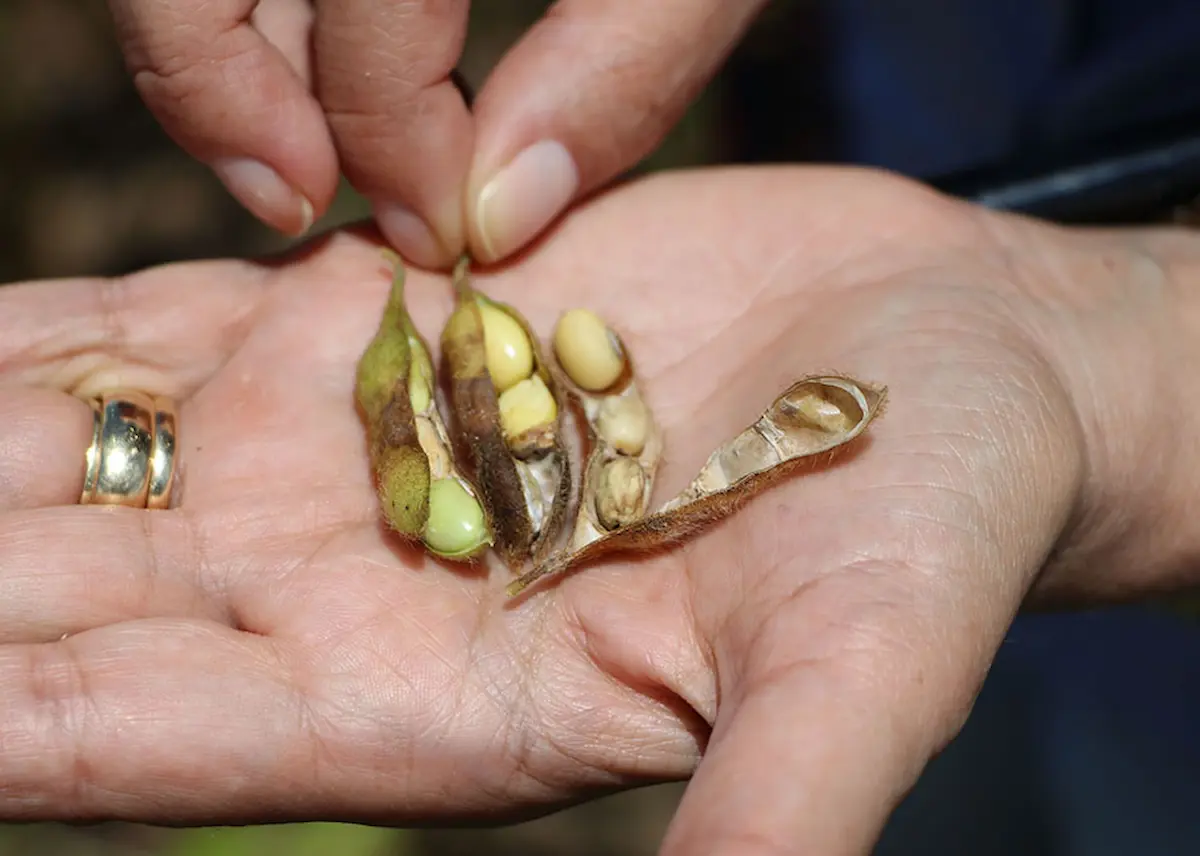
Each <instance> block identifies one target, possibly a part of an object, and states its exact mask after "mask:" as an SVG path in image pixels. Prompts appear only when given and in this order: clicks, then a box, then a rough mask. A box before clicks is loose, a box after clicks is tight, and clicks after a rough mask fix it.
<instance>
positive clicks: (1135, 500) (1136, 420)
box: [1037, 228, 1200, 602]
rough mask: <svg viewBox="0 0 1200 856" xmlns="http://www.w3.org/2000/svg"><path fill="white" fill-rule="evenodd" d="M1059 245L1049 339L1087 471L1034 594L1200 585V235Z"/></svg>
mask: <svg viewBox="0 0 1200 856" xmlns="http://www.w3.org/2000/svg"><path fill="white" fill-rule="evenodd" d="M1057 240H1063V241H1065V244H1066V245H1067V248H1066V251H1065V252H1064V253H1063V254H1062V255H1061V256H1059V258H1063V259H1066V260H1067V262H1068V263H1067V264H1066V265H1065V266H1063V267H1057V266H1056V276H1054V277H1053V278H1052V279H1053V280H1054V286H1053V288H1054V289H1055V290H1057V291H1059V294H1058V296H1059V297H1060V298H1061V297H1063V296H1066V298H1067V300H1068V301H1069V302H1068V304H1067V306H1068V310H1067V311H1066V312H1061V310H1060V312H1059V313H1057V314H1058V317H1057V318H1056V319H1055V320H1056V321H1057V322H1058V323H1057V324H1055V323H1052V324H1051V327H1052V328H1053V329H1050V330H1049V331H1048V333H1049V335H1048V336H1047V339H1046V341H1047V343H1048V352H1049V353H1050V354H1051V358H1052V359H1053V361H1054V362H1055V363H1056V366H1057V368H1058V370H1059V372H1060V375H1061V376H1062V377H1063V378H1064V382H1065V383H1066V385H1067V388H1068V389H1069V390H1070V391H1071V395H1072V398H1073V401H1074V403H1075V406H1076V412H1077V414H1078V418H1079V424H1080V436H1081V441H1082V443H1083V445H1084V460H1085V461H1086V467H1085V471H1084V476H1083V483H1082V485H1081V487H1080V494H1079V502H1078V505H1077V508H1076V513H1075V515H1074V518H1073V521H1072V523H1071V524H1070V525H1069V527H1068V529H1067V531H1066V532H1065V533H1064V535H1063V538H1062V540H1061V541H1060V544H1059V547H1058V549H1057V550H1056V552H1055V554H1054V555H1053V556H1052V558H1051V560H1050V562H1049V563H1048V565H1047V568H1046V571H1045V572H1044V573H1043V575H1042V577H1041V582H1040V584H1039V586H1038V589H1037V593H1038V594H1039V595H1042V596H1043V597H1048V598H1050V599H1052V600H1057V599H1060V598H1063V597H1069V598H1071V599H1073V600H1077V599H1078V598H1079V597H1080V596H1082V597H1084V598H1085V599H1087V600H1089V601H1092V602H1094V601H1096V600H1122V599H1130V598H1137V597H1144V596H1146V595H1150V594H1154V593H1158V592H1164V591H1172V590H1177V589H1179V588H1183V587H1186V586H1189V585H1195V584H1198V583H1200V562H1197V561H1196V560H1197V557H1200V513H1197V511H1198V510H1200V234H1196V233H1187V232H1184V231H1182V230H1175V229H1165V228H1164V229H1154V230H1128V231H1126V232H1119V231H1112V232H1105V233H1087V232H1079V233H1066V232H1058V233H1056V241H1057ZM1052 303H1055V304H1057V303H1058V301H1052ZM1055 314H1056V313H1054V312H1051V316H1052V317H1053V316H1055Z"/></svg>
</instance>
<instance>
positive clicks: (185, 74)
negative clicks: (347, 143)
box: [109, 0, 337, 234]
mask: <svg viewBox="0 0 1200 856" xmlns="http://www.w3.org/2000/svg"><path fill="white" fill-rule="evenodd" d="M109 5H110V7H111V9H112V12H113V17H114V19H115V20H116V25H117V35H118V37H119V39H120V42H121V46H122V48H123V50H124V53H125V59H126V63H127V65H128V66H129V68H130V70H131V72H132V73H133V78H134V82H135V83H136V85H137V88H138V90H139V91H140V92H141V94H142V97H143V98H144V99H145V101H146V104H147V106H149V108H150V110H151V111H152V112H153V113H154V114H155V116H156V117H157V118H158V120H159V121H160V122H161V123H162V125H163V127H164V128H165V129H166V131H167V133H169V134H170V135H171V136H172V137H173V138H174V139H175V140H176V141H177V142H178V143H179V145H180V146H182V147H183V148H184V149H185V150H186V151H188V152H189V153H190V154H191V155H193V156H194V157H196V158H198V159H199V160H201V161H203V162H205V163H207V164H208V165H209V166H210V167H212V169H213V170H214V172H216V174H217V176H218V177H219V178H220V179H221V181H222V182H224V184H225V186H226V187H228V188H229V190H230V192H231V193H233V195H234V196H236V197H237V198H238V199H239V200H240V201H241V202H242V204H243V205H245V206H246V207H247V208H248V209H249V210H250V211H251V212H252V213H253V214H254V215H255V216H257V217H259V218H260V219H262V220H263V221H264V222H266V223H267V224H268V225H271V226H273V227H274V228H276V229H279V230H280V231H283V232H286V233H288V234H299V233H302V232H304V231H306V230H307V229H308V227H309V226H310V225H312V222H313V218H314V216H317V215H319V214H320V213H321V212H323V211H324V209H325V207H326V206H327V205H328V204H329V201H330V199H331V198H332V197H333V193H334V191H335V189H336V186H337V161H336V155H335V152H334V148H333V143H332V140H331V139H330V136H329V131H328V128H327V127H326V124H325V120H324V117H323V116H322V113H321V109H320V107H319V105H318V104H317V102H316V100H315V99H314V98H313V97H312V95H311V94H310V93H309V91H308V88H307V85H306V82H305V80H304V78H303V76H302V73H303V72H304V71H305V70H306V69H305V66H306V59H305V54H306V51H305V41H306V40H305V39H304V38H303V37H302V35H303V31H304V30H305V29H306V26H307V16H308V15H310V14H311V13H310V11H309V10H308V8H307V4H306V3H303V2H299V0H263V2H262V3H261V4H258V3H256V2H255V0H216V2H210V0H175V2H170V3H163V2H159V0H109ZM259 5H261V6H262V12H261V18H262V24H263V26H264V28H265V29H266V30H267V31H268V32H269V33H271V34H272V36H273V37H275V38H278V39H279V40H280V44H281V45H283V47H284V48H285V49H286V50H287V51H288V54H285V53H284V51H283V50H281V49H280V47H278V46H277V45H276V44H273V43H272V42H271V41H268V39H267V38H266V37H264V36H263V34H262V33H261V32H259V30H258V29H256V28H255V26H254V22H253V21H252V15H253V14H254V13H255V11H256V8H255V7H256V6H259ZM289 54H290V56H289ZM289 59H291V60H292V61H289Z"/></svg>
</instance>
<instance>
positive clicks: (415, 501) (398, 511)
mask: <svg viewBox="0 0 1200 856" xmlns="http://www.w3.org/2000/svg"><path fill="white" fill-rule="evenodd" d="M414 339H415V340H416V342H415V344H416V345H417V347H418V348H420V347H421V345H420V337H419V336H418V335H417V331H416V329H415V328H414V327H413V325H412V322H411V321H410V320H409V317H408V311H407V310H406V309H405V306H404V267H403V265H401V264H400V263H399V260H398V259H397V260H396V263H395V273H394V275H393V278H392V290H391V294H390V295H389V296H388V302H387V306H386V307H385V309H384V311H383V318H382V319H381V320H380V322H379V329H378V330H377V331H376V333H375V337H374V338H373V339H372V340H371V343H370V344H369V345H368V346H367V349H366V351H364V352H363V355H362V358H361V359H360V360H359V362H358V373H357V383H356V386H355V396H356V398H357V399H358V404H359V406H360V407H361V408H362V410H363V414H364V415H365V416H366V420H367V436H368V442H369V447H370V457H371V468H372V470H373V471H374V474H375V481H376V486H377V489H378V491H379V501H380V506H381V508H382V511H383V516H384V518H385V519H386V520H387V522H388V525H389V526H391V528H392V529H394V530H395V531H396V532H398V533H399V534H400V535H402V536H404V537H406V538H409V539H412V540H418V539H420V538H421V537H422V535H423V533H424V531H425V525H426V523H428V521H429V487H430V482H431V476H430V470H429V457H428V455H427V454H426V453H425V450H424V449H423V448H422V446H421V441H420V436H419V434H418V431H417V423H416V417H415V413H414V408H413V404H414V399H418V400H419V399H420V394H421V392H422V390H424V396H425V398H426V399H428V398H429V395H430V392H429V390H430V383H429V382H428V381H427V380H426V379H425V378H424V377H422V376H421V373H420V372H419V371H418V372H414V371H413V369H414V363H417V364H418V367H419V361H420V358H419V357H418V359H417V360H414V353H413V352H414V348H413V345H414V341H413V340H414ZM422 356H424V355H422ZM424 361H425V362H426V363H428V362H429V358H428V356H424Z"/></svg>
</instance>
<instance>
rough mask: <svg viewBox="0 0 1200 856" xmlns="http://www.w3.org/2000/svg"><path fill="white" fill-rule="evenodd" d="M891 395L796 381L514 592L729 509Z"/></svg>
mask: <svg viewBox="0 0 1200 856" xmlns="http://www.w3.org/2000/svg"><path fill="white" fill-rule="evenodd" d="M886 397H887V390H886V388H882V387H873V386H870V385H868V384H865V383H860V382H859V381H856V380H853V379H851V378H848V377H840V376H827V377H810V378H806V379H804V380H801V381H798V382H797V383H795V384H792V386H790V387H789V388H788V389H787V390H785V391H784V392H783V393H782V394H781V395H780V396H779V397H778V398H776V399H775V401H773V402H772V403H771V406H770V407H768V408H767V410H766V411H765V412H764V413H763V414H762V416H760V417H759V419H758V420H757V421H755V422H754V424H752V425H750V426H749V427H748V428H746V429H745V430H744V431H742V432H741V433H739V434H738V435H737V436H736V437H734V438H732V439H731V440H729V441H728V442H726V443H723V444H722V445H721V447H720V448H719V449H717V450H716V451H715V452H713V454H712V455H711V456H710V457H709V459H708V461H707V462H706V463H705V465H704V467H703V468H702V469H701V470H700V472H699V473H698V474H697V475H696V477H695V478H694V479H693V480H692V482H691V484H689V485H688V486H687V487H686V488H685V489H684V490H683V491H681V492H680V493H679V494H678V495H677V496H675V497H674V498H673V499H671V500H668V501H667V502H666V503H664V504H663V505H662V506H661V507H660V508H658V509H657V510H656V511H655V512H653V513H652V514H649V515H646V516H644V517H641V518H640V519H637V520H635V521H633V522H631V523H629V524H628V525H625V526H622V527H620V528H617V529H614V530H611V531H608V532H605V533H604V534H601V535H599V536H598V537H595V538H593V539H591V540H589V541H587V542H586V543H584V544H582V545H581V546H579V547H577V548H575V549H569V550H564V551H562V552H560V553H556V554H555V555H553V556H551V557H550V558H549V559H548V560H547V561H546V562H543V563H542V564H541V565H539V566H537V567H535V568H534V569H533V570H531V571H529V572H528V573H527V574H525V575H524V576H522V577H520V578H519V579H517V580H514V581H513V582H512V583H511V584H510V585H509V586H508V589H507V591H508V594H509V596H510V597H511V596H513V595H516V594H519V593H520V592H521V591H523V590H524V589H526V588H527V587H528V586H529V585H531V584H532V583H534V582H535V581H537V580H538V579H540V578H541V577H544V576H548V575H551V574H557V573H561V572H563V571H565V570H568V569H569V568H571V567H572V566H574V565H576V564H578V563H580V562H585V561H589V560H592V559H596V558H599V557H601V556H604V555H606V554H609V553H614V552H618V551H626V550H653V549H657V548H660V547H664V546H667V545H669V544H673V543H677V542H679V541H682V540H684V539H686V538H688V537H690V536H691V535H693V534H695V533H697V532H698V531H700V530H701V529H703V528H705V527H707V526H708V525H710V524H712V523H714V522H715V521H717V520H721V519H722V518H725V517H728V516H729V515H731V514H733V513H734V512H735V511H737V509H739V508H740V507H741V506H742V505H744V504H745V503H746V502H747V501H749V500H750V499H752V498H754V497H755V496H757V495H758V494H760V493H762V492H763V491H764V490H766V489H767V488H769V487H771V486H772V485H774V484H776V483H777V482H779V481H780V480H782V479H785V478H787V477H788V476H789V475H792V474H794V473H795V472H797V471H798V470H799V469H800V468H801V467H802V466H803V465H804V464H805V463H806V462H807V461H808V460H809V459H811V458H813V456H816V455H822V454H827V453H829V452H832V451H834V450H836V449H838V448H840V447H843V446H845V445H846V444H848V443H850V442H851V441H852V440H854V439H855V438H856V437H858V436H859V435H861V434H862V433H863V432H864V431H865V430H866V429H867V427H868V426H869V425H870V424H871V422H872V421H873V420H874V419H875V418H876V417H877V416H878V415H879V413H880V412H881V411H882V408H883V404H884V402H885V400H886ZM576 531H577V532H578V531H579V530H578V528H577V529H576Z"/></svg>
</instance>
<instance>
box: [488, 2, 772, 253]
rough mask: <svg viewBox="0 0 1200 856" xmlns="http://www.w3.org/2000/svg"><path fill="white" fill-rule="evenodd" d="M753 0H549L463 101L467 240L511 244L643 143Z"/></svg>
mask: <svg viewBox="0 0 1200 856" xmlns="http://www.w3.org/2000/svg"><path fill="white" fill-rule="evenodd" d="M762 6H763V2H762V0H739V2H733V3H730V2H721V0H701V2H697V0H661V2H655V3H629V2H612V0H560V2H559V3H557V4H556V5H555V6H554V8H553V9H552V11H551V12H550V14H548V15H547V17H546V18H545V19H543V20H542V21H541V22H539V23H538V24H537V25H536V26H535V27H534V28H533V29H532V30H531V31H530V32H529V33H528V34H527V35H526V36H525V37H524V38H523V39H522V41H521V42H520V43H519V44H518V45H517V46H516V47H515V48H514V49H513V50H512V52H511V53H510V54H509V55H508V56H506V57H505V58H504V60H503V61H502V62H501V63H500V65H499V66H498V67H497V68H496V70H495V72H494V73H493V74H492V76H491V78H490V79H489V80H488V83H487V85H486V86H485V87H484V89H483V91H482V92H481V93H480V94H479V98H478V100H477V102H476V104H475V108H474V109H475V116H476V134H477V139H476V143H475V152H476V153H475V160H474V162H473V164H472V166H471V175H470V181H469V186H468V196H467V218H468V225H469V232H470V242H471V249H472V251H473V252H474V253H475V254H476V256H477V257H478V258H480V259H482V260H484V261H494V260H496V259H499V258H503V257H505V256H507V255H509V254H510V253H512V252H514V251H516V250H518V249H520V248H521V247H522V246H523V245H524V244H525V243H526V242H528V241H529V240H530V239H532V238H533V237H535V236H536V235H537V234H538V233H539V232H541V231H542V229H544V228H545V227H546V225H547V224H549V223H550V222H551V221H552V220H553V219H554V218H555V217H556V216H557V215H558V213H559V212H560V211H562V210H563V208H564V207H565V206H566V205H567V204H568V203H569V202H571V201H572V200H573V199H574V198H575V197H576V196H578V195H579V194H581V193H584V192H587V191H589V190H591V189H594V188H595V187H597V186H598V185H600V184H602V183H603V182H605V181H608V180H609V179H611V178H613V177H614V176H615V175H617V174H618V173H620V172H622V171H623V170H625V169H627V168H628V167H630V166H632V165H633V164H635V163H636V162H637V161H638V160H640V159H641V158H642V157H644V156H645V155H647V154H649V153H650V152H651V151H652V150H653V148H654V147H655V146H656V145H657V144H658V143H659V141H660V140H661V139H662V138H663V136H664V135H665V134H666V133H667V131H669V130H670V128H671V127H672V126H673V125H674V124H675V122H676V121H677V120H678V119H679V117H680V116H681V115H682V113H683V112H684V111H685V109H686V108H687V106H688V105H689V104H690V103H691V101H692V100H693V98H694V97H695V96H696V94H697V93H698V92H699V91H700V89H701V88H702V87H703V86H704V85H705V84H706V83H707V82H708V80H709V78H710V77H711V76H712V74H713V73H714V72H715V70H716V68H717V67H718V65H719V64H720V63H721V62H722V61H723V60H724V58H725V57H726V55H727V54H728V53H729V51H730V50H731V49H732V47H733V46H734V44H735V43H736V42H737V40H738V37H739V36H740V35H741V34H742V32H743V31H744V29H745V28H746V27H747V26H748V25H749V23H750V21H751V20H752V19H753V17H754V15H755V14H756V13H757V11H758V10H759V9H760V8H761V7H762Z"/></svg>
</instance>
